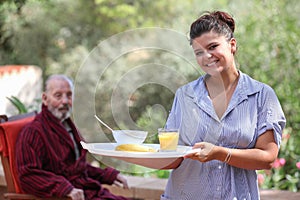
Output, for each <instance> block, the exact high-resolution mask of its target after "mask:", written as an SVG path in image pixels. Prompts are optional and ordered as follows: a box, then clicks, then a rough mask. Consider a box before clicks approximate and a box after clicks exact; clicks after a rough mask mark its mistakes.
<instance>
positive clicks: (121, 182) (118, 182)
mask: <svg viewBox="0 0 300 200" xmlns="http://www.w3.org/2000/svg"><path fill="white" fill-rule="evenodd" d="M113 184H114V185H116V186H118V187H123V188H124V189H128V188H129V187H128V183H127V179H126V178H125V177H124V176H122V175H121V174H118V175H117V178H116V180H115V181H114V183H113Z"/></svg>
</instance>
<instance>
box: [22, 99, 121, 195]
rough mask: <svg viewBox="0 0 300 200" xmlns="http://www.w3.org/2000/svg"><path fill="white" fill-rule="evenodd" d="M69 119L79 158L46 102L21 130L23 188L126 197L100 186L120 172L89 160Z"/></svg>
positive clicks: (36, 191)
mask: <svg viewBox="0 0 300 200" xmlns="http://www.w3.org/2000/svg"><path fill="white" fill-rule="evenodd" d="M67 122H68V124H69V126H70V127H71V128H72V131H73V133H74V138H75V140H76V143H77V146H78V148H79V152H80V157H79V158H78V160H76V155H75V150H74V144H73V141H72V139H71V137H70V135H69V133H68V132H67V131H66V129H65V128H64V126H63V124H62V123H61V122H60V121H59V120H58V119H57V118H56V117H54V116H53V115H52V114H51V113H50V112H49V111H48V109H47V107H46V106H44V105H43V106H42V112H41V113H39V114H38V115H37V116H36V118H35V119H34V121H33V122H32V123H30V124H29V125H27V126H26V127H25V128H24V129H23V130H22V132H21V133H20V135H19V138H18V140H17V144H16V159H17V160H16V161H17V169H18V174H19V180H20V185H21V188H22V190H23V191H24V192H26V193H29V194H33V195H36V196H38V197H51V196H57V197H64V196H66V195H67V194H68V193H70V192H71V190H72V189H73V188H79V189H83V190H84V195H85V198H86V199H88V200H92V199H94V200H96V199H116V200H121V199H126V198H124V197H119V196H115V195H113V194H111V193H110V192H109V191H108V190H107V189H105V188H103V187H102V186H101V184H112V183H113V181H114V180H115V179H116V176H117V174H118V173H119V171H117V170H115V169H113V168H106V169H101V168H96V167H93V166H91V165H90V164H89V163H88V162H87V161H86V153H87V151H86V150H85V149H83V148H82V147H81V145H80V141H81V140H82V138H81V136H80V135H79V133H78V131H77V129H76V127H75V125H74V124H73V122H72V121H71V119H67Z"/></svg>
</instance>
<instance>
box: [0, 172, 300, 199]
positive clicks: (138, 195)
mask: <svg viewBox="0 0 300 200" xmlns="http://www.w3.org/2000/svg"><path fill="white" fill-rule="evenodd" d="M3 178H4V177H0V180H1V185H0V200H1V199H4V198H3V193H4V192H6V187H5V181H4V182H3V180H4V179H3ZM128 182H129V185H130V187H131V188H130V189H129V190H124V189H121V188H118V187H115V186H106V187H107V188H108V189H110V190H111V191H112V192H113V193H115V194H119V195H123V196H127V197H131V198H134V199H135V200H158V199H159V197H160V194H161V193H162V192H163V189H164V187H165V184H166V182H167V181H166V180H165V179H156V178H142V177H132V176H130V177H128ZM299 199H300V192H297V193H294V192H289V191H279V190H262V191H261V200H299Z"/></svg>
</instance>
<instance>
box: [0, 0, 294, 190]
mask: <svg viewBox="0 0 300 200" xmlns="http://www.w3.org/2000/svg"><path fill="white" fill-rule="evenodd" d="M216 9H221V10H224V11H228V12H229V13H231V14H232V15H233V16H234V17H235V19H236V25H237V27H236V38H237V41H238V53H237V61H238V64H239V68H240V69H241V70H242V71H243V72H245V73H248V74H249V75H251V76H252V77H253V78H255V79H257V80H259V81H262V82H265V83H267V84H269V85H270V86H271V87H273V88H274V90H275V91H276V93H277V95H278V98H279V100H280V102H281V104H282V107H283V109H284V112H285V114H286V117H287V127H286V130H285V131H284V135H283V136H284V137H283V142H282V145H281V149H280V153H279V157H278V160H277V161H276V162H275V163H274V167H273V169H271V170H268V171H265V170H261V171H258V173H259V183H260V186H261V187H262V188H275V189H283V190H291V191H298V190H299V189H300V175H299V172H300V166H299V165H300V164H299V162H300V149H299V146H300V113H299V112H300V103H299V99H300V88H299V83H300V66H299V59H300V43H299V38H300V31H299V30H300V29H299V26H300V16H299V15H300V12H299V10H300V3H299V2H298V0H273V1H265V0H263V1H262V0H253V1H247V0H242V1H240V0H216V1H196V0H186V1H176V2H175V1H174V2H171V1H167V0H162V1H151V0H145V1H135V0H125V1H124V0H89V1H86V0H75V1H74V0H44V1H41V0H40V1H39V0H19V1H18V0H2V1H0V63H1V65H6V64H22V65H23V64H29V65H37V66H39V67H40V68H41V69H42V70H43V77H44V78H46V77H47V76H48V75H49V74H52V73H65V74H67V75H69V76H71V77H75V76H76V73H77V71H78V69H79V68H80V65H81V63H82V62H83V61H84V59H85V58H86V56H87V55H88V54H89V52H90V51H91V50H92V49H93V48H94V47H95V46H97V44H98V43H99V42H101V41H103V40H105V39H106V38H108V37H110V36H113V35H115V34H118V33H120V32H123V31H126V30H130V29H134V28H145V27H163V28H170V29H174V30H177V31H179V32H182V33H187V32H188V30H189V25H190V23H191V22H192V21H193V20H194V19H195V18H196V17H197V16H198V15H199V13H200V12H201V11H205V10H216ZM175 42H176V41H174V43H175ZM110 51H112V50H110V49H107V52H105V53H107V55H110V54H111V53H112V52H110ZM153 58H155V59H156V61H157V62H162V63H163V62H164V60H170V59H172V58H170V57H168V55H166V54H161V53H160V52H154V54H153V55H151V56H150V57H147V56H146V57H144V58H140V59H139V60H134V61H132V60H130V58H127V59H125V60H124V61H122V62H123V63H122V65H121V67H120V68H119V70H118V73H119V74H120V75H122V71H126V70H128V67H130V66H132V65H134V63H133V62H136V63H140V62H147V59H148V60H149V59H153ZM171 62H173V65H174V66H175V67H176V66H178V67H179V68H180V67H182V65H184V63H181V62H179V61H176V60H172V61H171ZM129 63H130V64H129ZM115 73H116V72H110V73H109V72H108V73H106V74H105V77H104V80H103V85H104V86H105V85H109V84H110V83H111V82H110V81H111V80H113V79H114V77H115V76H116V74H115ZM186 73H187V76H188V77H189V80H193V79H195V78H197V77H198V76H199V74H195V73H194V72H193V71H190V72H189V71H187V72H186ZM90 76H91V78H93V74H91V75H90ZM94 78H97V77H94ZM166 78H167V77H166ZM179 84H180V83H179ZM111 92H112V91H111V90H106V91H103V90H101V91H99V92H98V93H97V96H98V97H101V98H97V100H98V101H99V103H97V104H96V105H97V108H96V109H97V113H101V117H102V118H103V119H104V120H105V121H106V122H108V123H109V124H111V125H112V126H113V127H116V126H117V124H116V123H115V122H114V119H113V117H112V113H111V110H110V107H109V106H107V105H108V104H107V103H108V102H109V99H110V97H111ZM134 96H135V97H136V98H135V101H134V104H133V105H131V107H130V114H131V116H132V118H133V120H134V121H135V122H136V123H137V124H138V125H139V126H140V127H143V129H146V130H148V131H149V132H155V131H156V129H157V127H160V126H163V124H164V122H165V118H166V113H165V112H162V110H161V109H157V107H156V106H154V105H157V104H159V105H162V106H163V107H164V108H165V110H169V108H170V107H171V103H172V98H173V94H172V93H171V92H170V91H168V90H167V89H165V88H163V87H161V86H159V85H155V84H153V85H148V86H145V87H142V88H140V89H139V90H137V91H136V93H135V95H134ZM149 116H150V117H149ZM147 142H157V138H155V137H154V138H151V139H150V140H148V141H147ZM134 167H136V168H137V169H136V171H139V170H140V169H139V167H138V166H134ZM139 175H143V176H158V177H162V178H163V177H164V178H165V177H167V176H168V171H155V172H152V173H150V174H149V173H142V174H139Z"/></svg>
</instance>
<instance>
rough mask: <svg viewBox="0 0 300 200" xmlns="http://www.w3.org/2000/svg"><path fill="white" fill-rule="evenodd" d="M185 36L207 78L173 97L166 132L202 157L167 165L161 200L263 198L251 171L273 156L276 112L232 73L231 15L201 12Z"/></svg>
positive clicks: (278, 124) (270, 97) (279, 123)
mask: <svg viewBox="0 0 300 200" xmlns="http://www.w3.org/2000/svg"><path fill="white" fill-rule="evenodd" d="M190 29H191V30H190V44H191V46H192V48H193V50H194V54H195V56H196V60H197V62H198V64H199V65H200V67H201V68H202V69H203V71H204V72H205V73H206V74H205V75H203V76H201V77H199V78H198V79H197V80H195V81H192V82H190V83H188V84H186V85H184V86H183V87H181V88H179V89H178V90H177V92H176V95H175V99H174V102H173V107H172V110H171V112H170V114H169V117H168V120H167V123H166V128H173V129H179V133H180V136H179V144H180V145H186V146H192V147H193V149H201V150H200V151H199V150H197V151H191V153H189V154H187V155H185V156H184V158H185V159H184V160H183V161H182V162H181V163H176V165H172V166H174V170H173V171H172V173H171V175H170V177H169V181H168V184H167V186H166V190H165V193H164V195H162V197H161V199H162V200H166V199H176V200H177V199H178V200H179V199H190V200H197V199H224V200H229V199H247V200H250V199H260V196H259V190H258V185H257V175H256V170H257V169H269V168H270V167H271V166H272V165H271V163H272V162H273V161H274V160H275V159H276V157H277V154H278V149H279V144H280V142H281V135H282V131H283V129H284V127H285V116H284V113H283V111H282V109H281V105H280V103H279V101H278V98H277V96H276V94H275V92H274V91H273V89H272V88H271V87H269V86H268V85H266V84H264V83H261V82H258V81H256V80H254V79H252V78H251V77H249V76H248V75H246V74H244V73H243V72H241V71H239V70H238V69H237V68H236V64H235V58H234V55H235V52H236V43H237V42H236V39H235V38H234V34H233V33H234V30H235V23H234V19H233V18H232V17H231V16H230V15H229V14H228V13H225V12H222V11H216V12H208V13H204V14H203V15H202V16H200V17H199V18H198V19H197V20H196V21H195V22H193V23H192V25H191V28H190ZM246 183H247V184H246ZM199 190H201V192H199Z"/></svg>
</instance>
